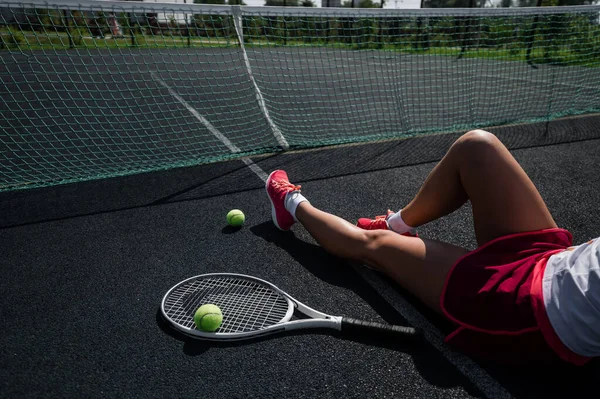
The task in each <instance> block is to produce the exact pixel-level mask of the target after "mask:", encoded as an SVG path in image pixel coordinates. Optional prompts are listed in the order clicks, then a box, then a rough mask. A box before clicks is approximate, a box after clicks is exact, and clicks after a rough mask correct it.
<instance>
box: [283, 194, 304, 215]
mask: <svg viewBox="0 0 600 399" xmlns="http://www.w3.org/2000/svg"><path fill="white" fill-rule="evenodd" d="M303 202H308V200H307V199H306V198H305V197H304V196H303V195H302V194H300V191H290V192H289V193H287V194H286V195H285V199H284V200H283V206H284V207H285V209H286V210H287V211H288V212H289V213H290V214H291V215H292V217H293V218H294V221H295V222H297V221H298V219H297V218H296V211H297V210H298V205H300V204H301V203H303Z"/></svg>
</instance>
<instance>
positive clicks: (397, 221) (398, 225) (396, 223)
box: [386, 209, 417, 234]
mask: <svg viewBox="0 0 600 399" xmlns="http://www.w3.org/2000/svg"><path fill="white" fill-rule="evenodd" d="M401 213H402V209H400V210H399V211H398V212H396V213H394V214H393V215H390V216H389V217H388V218H387V220H386V222H387V224H388V227H389V229H390V230H393V231H395V232H396V233H399V234H403V233H407V232H408V233H413V234H414V233H416V231H417V228H416V227H414V226H411V225H409V224H407V223H406V222H405V221H404V219H402V215H401Z"/></svg>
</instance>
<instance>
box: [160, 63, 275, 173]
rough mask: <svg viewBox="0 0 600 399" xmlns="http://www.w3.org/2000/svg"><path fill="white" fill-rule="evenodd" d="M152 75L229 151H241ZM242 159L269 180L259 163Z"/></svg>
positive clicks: (245, 158) (251, 168) (173, 91)
mask: <svg viewBox="0 0 600 399" xmlns="http://www.w3.org/2000/svg"><path fill="white" fill-rule="evenodd" d="M150 75H152V79H154V80H156V81H157V82H158V83H159V84H160V85H161V86H162V87H164V88H165V89H167V90H168V91H169V94H170V95H172V96H173V97H174V98H175V99H176V100H177V101H179V103H180V104H181V105H183V106H184V107H185V108H186V109H187V110H188V111H190V113H191V114H192V115H193V116H194V118H196V119H198V121H200V123H202V124H203V125H204V126H205V127H206V128H207V129H208V131H209V132H211V133H212V134H213V135H214V136H215V137H216V138H218V139H219V140H221V142H222V143H223V144H225V147H227V148H228V149H229V151H231V152H233V153H238V152H241V151H240V149H239V148H238V147H237V146H236V145H235V144H233V143H232V142H231V141H229V139H228V138H227V137H225V135H223V133H221V132H220V131H219V129H217V128H216V127H214V125H213V124H212V123H210V122H209V121H208V119H206V118H205V117H203V116H202V115H200V113H199V112H198V111H196V110H195V109H194V108H193V107H192V106H191V105H190V104H189V103H188V102H187V101H185V100H184V99H183V97H181V96H180V95H179V94H177V92H176V91H175V90H173V89H172V88H171V87H169V85H168V84H166V83H165V82H164V81H163V80H162V79H161V78H159V77H158V75H157V74H156V73H155V72H153V71H151V72H150ZM242 161H243V162H244V163H245V164H246V165H247V166H248V167H249V168H250V170H251V171H253V172H254V173H256V175H257V176H258V177H259V178H260V179H261V180H262V181H263V182H266V181H267V178H268V176H267V174H266V173H265V171H264V170H262V169H261V168H260V167H259V166H258V165H257V164H255V163H254V162H253V161H252V160H251V159H250V158H248V157H244V158H242Z"/></svg>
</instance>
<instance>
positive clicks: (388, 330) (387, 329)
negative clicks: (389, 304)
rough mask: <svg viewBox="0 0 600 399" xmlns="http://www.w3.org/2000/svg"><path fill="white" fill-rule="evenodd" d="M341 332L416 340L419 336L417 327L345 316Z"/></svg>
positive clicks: (419, 332)
mask: <svg viewBox="0 0 600 399" xmlns="http://www.w3.org/2000/svg"><path fill="white" fill-rule="evenodd" d="M342 332H343V333H348V334H352V335H373V336H386V337H389V338H399V339H402V340H407V339H408V340H417V339H420V338H421V331H420V330H419V329H417V328H413V327H404V326H396V325H392V324H381V323H375V322H372V321H364V320H356V319H350V318H345V317H344V318H342Z"/></svg>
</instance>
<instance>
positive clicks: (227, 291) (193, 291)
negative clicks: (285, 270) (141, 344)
mask: <svg viewBox="0 0 600 399" xmlns="http://www.w3.org/2000/svg"><path fill="white" fill-rule="evenodd" d="M207 303H210V304H214V305H217V306H218V307H219V308H220V309H221V312H222V313H223V322H222V323H221V326H220V327H219V328H218V329H217V330H216V331H215V332H216V333H223V334H224V333H230V334H233V333H244V332H249V331H258V330H261V329H264V328H266V327H270V326H272V325H274V324H277V323H280V322H282V321H286V320H287V319H286V316H287V315H288V310H289V309H290V306H291V305H290V303H289V302H288V300H287V299H286V298H285V297H284V296H282V295H281V294H279V293H278V292H277V291H275V290H273V289H272V288H271V287H269V286H267V285H265V284H262V283H261V282H259V281H255V280H252V279H247V278H241V277H230V276H213V277H201V278H195V279H191V280H187V281H186V282H184V283H183V284H181V285H179V286H177V287H176V288H175V289H173V290H172V291H171V292H170V293H169V294H168V295H167V297H166V298H165V300H164V304H163V310H164V312H165V314H166V315H167V317H169V318H170V319H171V320H172V321H173V322H175V323H176V324H178V325H180V326H182V327H184V328H186V329H195V328H196V326H195V323H194V314H195V312H196V309H198V308H199V307H200V306H202V305H204V304H207Z"/></svg>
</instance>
